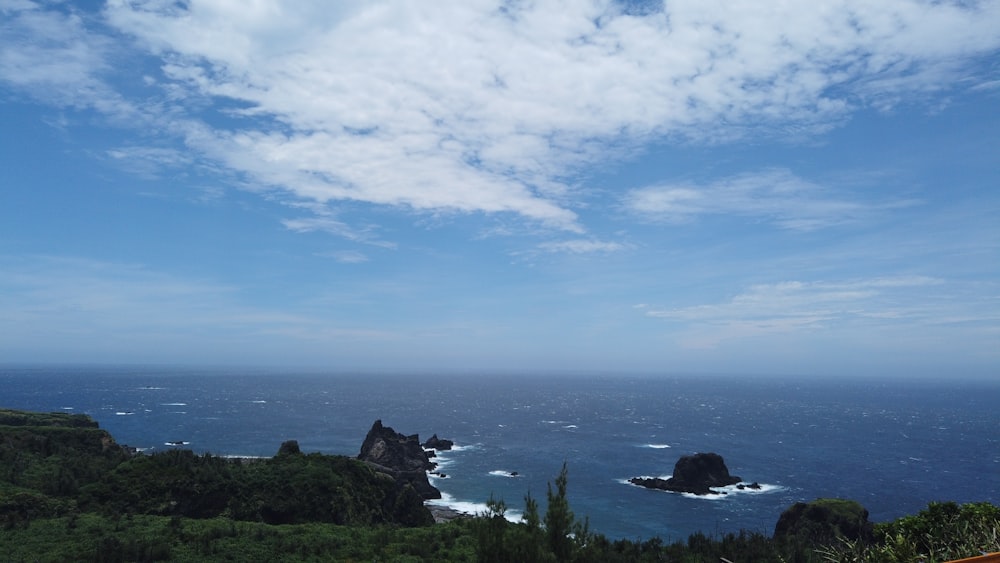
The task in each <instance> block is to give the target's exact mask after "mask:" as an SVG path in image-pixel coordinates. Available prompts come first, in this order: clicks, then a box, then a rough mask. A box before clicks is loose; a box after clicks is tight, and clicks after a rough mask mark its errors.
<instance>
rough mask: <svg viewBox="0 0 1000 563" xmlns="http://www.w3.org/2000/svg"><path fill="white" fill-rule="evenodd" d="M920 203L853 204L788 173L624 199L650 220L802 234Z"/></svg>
mask: <svg viewBox="0 0 1000 563" xmlns="http://www.w3.org/2000/svg"><path fill="white" fill-rule="evenodd" d="M916 203H917V202H915V201H913V200H898V201H891V202H883V203H872V202H868V201H863V200H860V199H859V200H850V199H847V198H844V197H843V196H838V195H836V192H835V191H834V190H830V189H826V188H824V187H822V186H820V185H817V184H815V183H812V182H809V181H807V180H804V179H802V178H800V177H798V176H796V175H795V174H793V173H792V172H790V171H788V170H784V169H771V170H763V171H760V172H756V173H752V174H741V175H738V176H734V177H731V178H725V179H722V180H719V181H716V182H712V183H705V184H699V183H676V184H660V185H656V186H649V187H645V188H638V189H634V190H631V191H629V192H628V193H626V194H625V198H624V206H625V208H626V210H628V211H629V212H632V213H635V214H637V215H639V216H641V217H643V218H645V219H648V220H654V221H665V222H674V223H681V222H687V221H691V220H694V219H697V218H698V217H700V216H703V215H735V216H743V217H749V218H752V219H754V220H758V221H766V222H771V223H774V224H775V225H777V226H778V227H781V228H785V229H793V230H801V231H807V230H813V229H819V228H824V227H831V226H835V225H840V224H844V223H850V222H854V221H857V220H859V219H862V218H864V217H866V216H869V215H872V214H873V213H876V212H878V211H884V210H886V209H890V208H898V207H902V206H909V205H915V204H916Z"/></svg>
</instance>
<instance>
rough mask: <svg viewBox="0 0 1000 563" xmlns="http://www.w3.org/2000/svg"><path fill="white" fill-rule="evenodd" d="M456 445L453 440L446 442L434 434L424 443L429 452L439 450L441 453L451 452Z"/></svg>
mask: <svg viewBox="0 0 1000 563" xmlns="http://www.w3.org/2000/svg"><path fill="white" fill-rule="evenodd" d="M454 445H455V442H452V441H451V440H444V439H441V438H438V435H437V434H434V435H433V436H431V437H430V438H427V441H426V442H424V448H425V449H428V450H437V451H439V452H443V451H447V450H450V449H451V448H452V447H453V446H454Z"/></svg>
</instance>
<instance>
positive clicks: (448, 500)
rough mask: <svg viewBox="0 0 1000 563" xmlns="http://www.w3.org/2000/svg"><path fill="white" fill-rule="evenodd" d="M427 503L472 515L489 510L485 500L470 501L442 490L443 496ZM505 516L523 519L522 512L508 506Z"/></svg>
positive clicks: (510, 520)
mask: <svg viewBox="0 0 1000 563" xmlns="http://www.w3.org/2000/svg"><path fill="white" fill-rule="evenodd" d="M426 504H430V505H433V506H443V507H445V508H450V509H452V510H454V511H456V512H460V513H462V514H470V515H477V514H484V513H486V510H487V508H486V503H485V502H469V501H463V500H458V499H456V498H455V497H453V496H451V495H449V494H448V493H446V492H444V491H442V492H441V498H439V499H432V500H428V501H426ZM504 516H505V517H506V518H507V520H508V521H509V522H520V521H521V512H520V511H518V510H511V509H509V508H508V509H507V512H506V513H504Z"/></svg>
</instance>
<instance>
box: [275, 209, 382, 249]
mask: <svg viewBox="0 0 1000 563" xmlns="http://www.w3.org/2000/svg"><path fill="white" fill-rule="evenodd" d="M281 223H282V224H283V225H284V226H285V228H287V229H290V230H292V231H297V232H300V233H311V232H316V231H320V232H325V233H329V234H332V235H336V236H339V237H342V238H346V239H348V240H352V241H355V242H362V243H365V244H370V245H373V246H380V247H382V248H396V244H395V243H393V242H389V241H384V240H381V239H379V238H378V237H377V236H376V235H375V233H374V227H368V228H365V229H360V230H359V229H355V228H353V227H351V226H350V225H348V224H347V223H344V222H343V221H339V220H337V219H335V218H334V217H331V216H329V215H323V214H318V215H317V216H315V217H303V218H299V219H283V220H282V221H281Z"/></svg>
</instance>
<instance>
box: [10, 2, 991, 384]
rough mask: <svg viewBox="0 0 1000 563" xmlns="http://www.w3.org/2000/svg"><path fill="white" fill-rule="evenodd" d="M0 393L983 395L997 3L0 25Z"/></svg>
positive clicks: (43, 16)
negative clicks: (905, 389) (243, 385)
mask: <svg viewBox="0 0 1000 563" xmlns="http://www.w3.org/2000/svg"><path fill="white" fill-rule="evenodd" d="M0 120H2V121H0V362H98V363H120V362H125V363H186V364H255V365H268V366H311V367H322V368H325V369H331V370H413V371H434V370H459V371H463V370H466V371H481V370H491V371H493V370H499V371H503V370H513V371H535V370H537V371H550V370H557V371H570V372H573V371H606V372H632V371H636V372H652V373H690V372H695V373H748V374H801V375H814V374H827V375H829V374H862V375H865V374H890V375H910V374H914V375H927V376H934V375H938V376H952V375H961V374H967V375H975V376H980V377H991V376H995V375H997V371H998V368H1000V133H998V131H1000V2H998V1H996V0H990V1H975V0H971V1H948V0H945V1H937V2H930V1H926V0H885V1H881V2H869V1H867V0H866V1H853V0H839V1H835V0H831V1H825V2H818V3H817V2H809V3H806V2H801V3H794V2H793V3H786V2H778V1H771V0H757V1H754V2H741V1H738V2H721V1H719V2H713V1H704V0H697V1H695V0H679V1H676V2H674V1H670V2H666V3H665V4H660V3H657V2H643V3H639V4H636V3H620V2H605V1H598V0H593V1H579V2H575V1H565V2H554V1H553V2H519V1H507V2H495V1H485V0H484V1H479V0H474V1H465V2H456V3H449V4H447V5H445V4H440V3H434V4H433V5H430V4H426V3H418V2H395V1H391V2H347V1H345V2H337V3H330V2H325V1H307V0H301V1H296V2H283V3H279V2H268V1H264V0H256V1H252V2H231V1H228V0H189V1H184V2H173V1H165V0H112V1H109V2H106V3H104V2H61V1H32V0H0Z"/></svg>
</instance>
